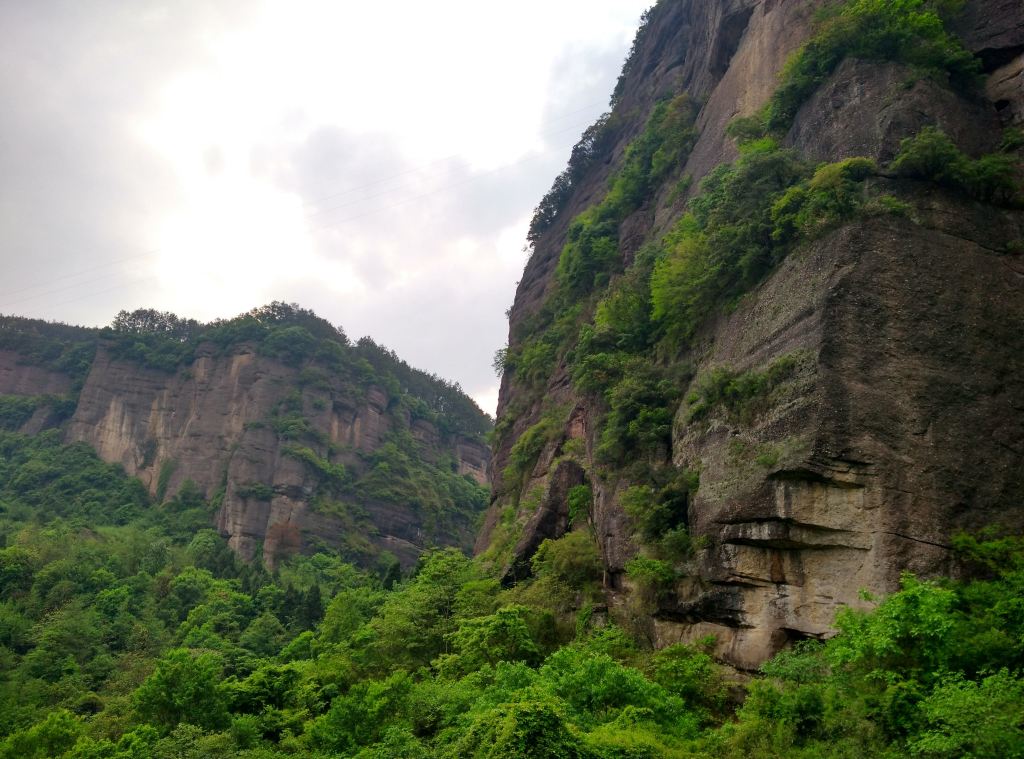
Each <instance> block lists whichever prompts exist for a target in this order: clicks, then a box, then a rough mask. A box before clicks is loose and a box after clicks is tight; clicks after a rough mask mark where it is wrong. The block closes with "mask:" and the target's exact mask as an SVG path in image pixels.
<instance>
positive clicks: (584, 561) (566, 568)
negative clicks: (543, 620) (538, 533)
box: [530, 530, 604, 590]
mask: <svg viewBox="0 0 1024 759" xmlns="http://www.w3.org/2000/svg"><path fill="white" fill-rule="evenodd" d="M530 563H531V565H532V566H533V571H534V573H535V574H536V575H537V576H539V577H544V576H554V577H557V578H558V579H559V580H562V581H564V582H566V583H568V584H569V585H571V586H572V587H573V588H574V589H577V590H579V589H581V588H585V587H586V586H588V585H589V584H590V583H594V582H597V581H599V580H600V579H601V574H602V572H603V570H604V565H603V564H602V563H601V556H600V554H599V553H598V550H597V545H596V544H595V542H594V539H593V537H592V536H591V535H590V533H589V532H587V531H585V530H576V531H574V532H570V533H566V534H565V535H563V536H562V537H560V538H558V539H557V540H551V539H550V538H549V539H547V540H545V541H544V542H543V543H541V544H540V546H539V547H538V548H537V551H536V553H534V555H533V558H532V559H530Z"/></svg>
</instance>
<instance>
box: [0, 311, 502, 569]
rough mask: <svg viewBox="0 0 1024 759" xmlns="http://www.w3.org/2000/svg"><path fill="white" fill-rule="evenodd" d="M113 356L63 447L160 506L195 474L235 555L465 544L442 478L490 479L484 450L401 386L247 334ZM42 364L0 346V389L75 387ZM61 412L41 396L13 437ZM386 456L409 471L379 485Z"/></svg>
mask: <svg viewBox="0 0 1024 759" xmlns="http://www.w3.org/2000/svg"><path fill="white" fill-rule="evenodd" d="M65 329H70V328H65ZM115 354H116V351H115V350H113V345H110V344H106V343H104V341H102V340H101V341H99V345H98V348H97V350H96V354H95V358H94V360H93V361H92V364H91V367H90V368H89V371H88V374H87V376H86V377H85V381H84V384H83V385H82V387H81V390H80V391H79V392H78V394H77V405H74V414H73V416H72V417H71V418H70V420H69V421H66V422H64V424H63V428H64V430H65V432H64V434H65V438H66V440H67V441H68V442H84V443H87V444H89V445H90V446H92V447H93V448H94V449H95V450H96V451H97V453H98V454H99V455H100V456H101V457H102V458H103V459H104V460H106V461H109V462H116V463H118V464H120V465H122V466H123V467H124V469H125V471H126V472H127V473H128V474H130V475H134V476H137V477H139V478H140V479H141V480H142V482H143V483H144V484H145V485H146V487H147V488H148V489H149V491H150V493H152V494H153V495H154V496H155V497H156V498H157V499H158V500H159V501H164V500H167V499H172V498H174V497H175V496H176V495H177V494H178V493H179V492H180V491H181V490H182V488H183V487H184V486H185V484H186V483H193V484H194V485H195V486H196V487H197V488H198V490H199V492H200V493H201V494H202V495H203V496H204V497H206V498H207V499H209V500H210V501H211V503H214V504H217V506H218V509H217V513H216V517H215V519H216V526H217V528H218V529H219V530H220V532H221V533H222V534H223V535H224V536H225V537H226V538H227V539H228V542H229V544H230V546H231V547H232V548H233V549H234V550H235V551H236V552H237V553H238V554H239V555H240V556H242V557H243V558H244V559H246V560H252V559H255V558H257V557H261V558H262V559H263V560H264V561H265V562H266V563H267V564H268V565H269V566H271V567H273V566H274V565H275V564H276V563H277V562H278V561H280V559H281V558H282V557H285V556H288V555H290V554H292V553H296V552H302V551H310V550H313V549H315V548H318V547H328V548H331V549H334V550H340V551H341V552H342V553H343V554H344V555H345V556H346V557H347V558H350V559H354V560H359V561H363V562H369V561H372V560H373V559H374V557H375V556H377V555H379V554H380V553H381V552H382V551H385V550H386V551H389V552H390V553H392V554H394V555H395V556H396V557H397V558H398V559H399V561H400V562H402V564H403V565H405V566H409V565H411V564H413V563H415V561H416V559H417V557H418V556H419V554H420V553H421V552H422V551H423V550H424V549H425V548H427V547H430V546H435V545H456V546H461V547H463V548H466V549H468V548H469V547H470V546H471V545H472V541H473V537H474V528H475V516H476V514H475V513H474V510H475V509H476V508H479V506H478V505H474V503H476V502H475V501H474V502H473V503H470V502H469V501H467V500H466V498H469V500H470V501H472V498H470V497H469V496H467V497H465V498H463V500H462V501H459V500H458V498H456V497H455V496H452V495H451V494H450V493H449V492H448V485H447V480H446V479H445V478H462V477H466V478H469V479H470V480H471V481H473V482H474V483H475V484H476V485H486V484H487V476H486V472H487V467H488V463H489V460H490V454H489V451H488V449H487V447H486V444H485V443H484V442H483V440H482V439H481V438H479V437H469V436H466V435H461V434H456V433H443V432H442V431H441V430H439V429H438V428H437V427H436V426H435V424H434V423H433V422H431V421H430V420H428V419H424V418H415V417H413V416H412V415H411V413H410V410H409V404H407V403H405V402H404V401H403V397H404V396H403V395H402V394H401V393H400V392H398V393H397V394H395V393H396V388H397V385H396V384H394V383H392V389H391V390H390V391H389V390H388V389H386V388H384V387H382V386H380V385H376V384H367V383H366V382H365V381H360V380H354V379H353V377H352V376H349V375H347V374H341V375H338V374H334V373H332V372H331V371H330V370H329V369H325V368H322V367H321V368H318V367H317V365H316V364H315V362H313V363H310V362H308V361H307V362H302V363H301V364H299V365H289V364H286V363H283V362H282V361H281V360H279V359H276V358H272V357H270V356H267V355H263V354H261V353H260V351H259V350H258V349H257V347H256V346H255V345H252V344H246V343H241V344H235V345H232V346H230V347H228V348H226V349H224V348H221V347H219V346H217V345H215V344H213V343H200V344H199V345H198V346H197V348H196V350H195V353H194V359H193V360H191V362H190V363H188V364H187V365H183V366H181V367H180V368H179V369H178V370H177V371H173V372H168V371H163V370H158V369H153V368H147V367H146V366H144V365H141V364H140V363H138V362H137V361H134V360H127V359H123V358H118V357H117V356H116V355H115ZM38 363H39V362H38V360H36V361H35V362H33V361H32V360H30V359H29V358H27V357H25V356H22V355H21V354H19V353H17V352H16V351H0V395H22V396H43V395H48V396H68V394H69V393H72V392H73V390H74V383H73V381H72V379H71V378H70V377H68V376H66V375H65V374H63V373H62V372H60V371H57V370H53V369H46V368H43V367H41V366H39V365H38ZM413 405H415V404H413ZM62 409H63V410H64V411H65V413H66V411H67V407H66V404H64V405H63V406H62ZM59 421H61V420H59V419H55V418H54V416H53V414H52V412H51V410H50V407H49V406H47V405H45V404H41V405H40V407H39V408H38V409H37V411H36V413H34V414H33V415H32V417H31V418H30V419H29V420H28V421H27V422H26V423H25V424H24V425H23V426H22V431H23V432H28V433H33V432H38V431H40V430H41V429H43V428H44V427H46V426H48V425H52V424H53V423H54V422H59ZM385 446H387V447H385ZM382 450H384V451H385V452H386V454H387V456H390V457H391V459H395V461H397V462H398V463H399V464H401V465H402V466H403V467H405V468H406V469H408V468H409V467H413V468H414V469H415V468H416V467H419V468H418V469H415V471H395V472H394V473H393V475H392V476H391V477H390V478H378V479H377V480H376V481H374V480H373V478H371V477H370V475H371V474H372V472H373V469H374V467H376V466H385V467H386V466H388V465H394V463H395V462H394V461H391V459H384V458H381V456H383V455H384V454H382V453H381V451H382ZM403 457H407V458H403ZM417 477H418V478H419V480H418V481H417V482H418V485H419V487H420V488H421V490H420V491H418V492H417V494H416V495H417V496H418V497H419V500H416V499H415V498H411V497H410V498H405V497H403V496H402V495H401V494H402V493H403V492H404V491H401V490H400V488H399V486H400V485H402V483H403V482H405V480H407V479H411V478H417ZM368 478H369V479H368ZM381 479H387V480H388V482H386V483H384V484H382V483H381V482H380V480H381ZM424 479H426V480H427V484H426V485H423V480H424ZM364 481H365V482H366V483H368V484H366V485H365V486H364ZM396 483H397V484H396ZM435 484H436V485H437V487H436V488H435V490H433V491H432V490H431V487H432V486H433V485H435ZM463 484H465V483H463ZM389 487H390V489H389ZM422 488H426V490H425V491H424V490H422ZM424 492H425V495H424ZM470 495H471V496H472V497H473V498H475V497H476V496H475V495H473V494H470ZM432 496H437V500H436V502H435V501H431V500H430V499H431V497H432ZM211 526H212V525H211Z"/></svg>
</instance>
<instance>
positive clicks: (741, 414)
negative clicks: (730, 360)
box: [686, 354, 798, 423]
mask: <svg viewBox="0 0 1024 759" xmlns="http://www.w3.org/2000/svg"><path fill="white" fill-rule="evenodd" d="M797 362H798V358H797V356H796V355H795V354H788V355H785V356H782V357H780V358H778V359H776V360H775V361H773V362H772V363H771V364H769V365H768V367H767V368H766V369H765V370H764V371H761V372H759V371H756V370H754V369H751V370H748V371H746V372H741V373H737V372H734V371H732V370H731V369H728V368H727V367H722V366H719V367H715V368H714V369H712V370H711V371H710V372H708V373H707V374H706V375H704V376H703V377H702V378H701V379H700V380H698V381H697V387H696V389H695V390H694V391H693V392H691V393H690V395H689V396H688V397H687V399H686V400H687V402H688V403H689V404H690V411H689V416H688V419H689V421H691V422H694V421H698V420H700V419H703V418H704V417H705V416H706V415H707V414H708V413H710V412H711V410H712V409H714V408H716V407H723V408H725V410H726V411H727V412H728V414H729V415H730V416H731V417H732V418H735V419H738V420H740V421H743V422H746V423H749V422H750V421H752V419H753V417H754V415H755V414H757V413H758V412H759V411H761V410H762V409H763V408H764V407H765V405H766V404H767V403H768V402H769V399H770V396H771V393H772V392H773V391H774V390H775V389H776V388H777V387H779V385H781V384H782V383H783V382H785V381H786V380H787V379H789V378H790V377H791V376H792V375H793V373H794V371H795V370H796V367H797Z"/></svg>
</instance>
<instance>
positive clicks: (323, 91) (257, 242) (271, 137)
mask: <svg viewBox="0 0 1024 759" xmlns="http://www.w3.org/2000/svg"><path fill="white" fill-rule="evenodd" d="M649 2H650V0H538V1H536V2H532V1H530V0H519V1H518V2H515V3H498V2H481V1H480V0H467V1H466V2H458V1H454V0H451V1H449V0H438V1H437V2H433V3H425V2H416V1H414V0H409V1H408V2H395V1H392V2H387V3H383V2H358V3H357V2H351V1H349V0H334V1H333V2H327V1H326V0H324V1H323V2H304V1H302V0H281V1H280V2H278V1H277V0H266V1H265V2H254V1H250V2H240V1H239V2H234V1H233V0H217V1H216V2H213V1H206V0H191V1H189V2H184V1H179V2H175V1H173V0H167V1H165V2H156V1H150V0H119V1H118V2H108V1H106V0H67V1H66V2H57V1H53V0H31V2H28V1H25V2H22V1H20V0H0V103H2V105H0V272H2V277H0V313H6V314H11V313H14V314H23V315H27V316H34V317H40V318H46V319H51V320H61V321H66V322H72V323H77V324H88V325H101V324H107V323H109V322H110V320H111V319H112V318H113V316H114V314H116V313H117V311H119V310H120V309H129V310H131V309H134V308H139V307H152V308H159V309H164V310H171V311H174V312H176V313H178V314H180V315H187V316H192V317H195V318H198V319H201V320H209V319H213V318H216V317H230V316H234V315H236V314H238V313H240V312H242V311H245V310H248V309H249V308H251V307H253V306H256V305H260V304H262V303H266V302H268V301H271V300H285V301H295V302H298V303H300V304H301V305H303V306H305V307H307V308H312V309H313V310H315V311H316V312H317V313H319V314H320V315H321V316H323V317H325V318H327V319H329V320H330V321H332V322H333V323H335V324H340V325H341V326H343V327H344V328H345V330H346V332H347V333H348V335H349V336H350V337H352V338H357V337H360V336H362V335H370V336H372V337H373V338H374V339H375V340H377V341H378V342H380V343H383V344H384V345H387V346H388V347H391V348H393V349H395V350H396V351H397V352H398V354H399V355H400V356H402V357H403V358H405V359H406V360H407V361H409V362H410V363H411V364H413V365H414V366H418V367H420V368H423V369H427V370H429V371H433V372H437V373H438V374H440V375H442V376H444V377H446V378H449V379H451V380H454V381H458V382H460V383H461V384H462V386H463V388H465V389H466V391H467V392H469V393H470V394H471V395H472V396H474V397H475V398H476V399H477V400H478V402H479V403H480V404H481V406H482V407H483V408H484V409H485V410H486V411H489V412H493V411H494V406H495V403H496V400H497V379H496V378H495V377H494V375H493V372H492V370H491V367H490V365H491V358H492V355H493V353H494V351H495V349H497V348H498V347H500V346H501V345H503V344H504V341H505V338H506V334H507V324H506V322H505V315H504V312H505V309H506V308H507V307H508V306H509V305H510V304H511V302H512V298H513V295H514V293H515V285H516V281H517V280H518V279H519V276H520V274H521V272H522V267H523V264H524V262H525V257H526V254H525V253H523V250H522V249H523V245H524V242H525V235H526V226H527V223H528V221H529V217H530V214H531V212H532V209H533V207H534V206H535V205H536V203H537V201H538V200H539V199H540V197H541V196H542V195H543V193H544V192H545V191H546V190H547V189H548V187H550V185H551V181H552V180H553V179H554V177H555V175H556V174H557V173H558V172H559V171H560V170H561V169H562V168H563V167H564V165H565V162H566V160H567V158H568V155H569V150H570V148H571V146H572V145H573V143H574V142H575V141H576V140H577V138H578V137H579V135H580V133H581V132H582V131H583V129H584V128H586V126H588V125H589V124H590V123H592V122H593V121H594V120H595V119H596V118H597V116H598V115H599V114H600V113H602V112H603V111H604V110H605V109H606V107H607V103H608V97H609V95H610V93H611V90H612V87H613V85H614V82H615V79H616V77H617V75H618V71H619V69H620V67H621V65H622V61H623V58H624V57H625V54H626V51H627V50H628V48H629V44H630V41H631V40H632V37H633V33H634V30H635V28H636V25H637V23H638V20H639V17H640V14H641V13H642V11H643V10H644V8H645V7H646V5H648V4H649Z"/></svg>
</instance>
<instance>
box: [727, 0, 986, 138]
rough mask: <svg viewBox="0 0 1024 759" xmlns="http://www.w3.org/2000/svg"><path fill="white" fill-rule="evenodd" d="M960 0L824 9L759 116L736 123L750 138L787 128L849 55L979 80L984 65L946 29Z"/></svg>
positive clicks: (854, 0) (869, 0) (959, 81)
mask: <svg viewBox="0 0 1024 759" xmlns="http://www.w3.org/2000/svg"><path fill="white" fill-rule="evenodd" d="M960 5H962V3H960V2H956V1H954V2H949V1H948V0H938V1H932V0H848V1H847V2H845V3H842V4H841V5H838V6H835V7H833V8H829V9H826V10H824V11H823V12H822V13H821V15H820V16H819V21H818V25H817V29H816V31H815V33H814V35H813V36H812V37H811V39H810V40H808V42H807V43H806V44H805V45H804V46H803V47H801V48H800V49H799V50H798V51H797V52H796V53H794V55H793V56H792V57H791V58H790V59H789V61H787V63H786V65H785V67H784V68H783V70H782V74H781V77H780V82H779V86H778V88H777V89H776V90H775V92H774V94H773V95H772V97H771V98H770V99H769V101H768V103H767V104H766V105H765V107H764V108H763V109H762V110H761V111H760V112H759V113H757V114H755V115H754V116H748V117H745V118H743V119H742V120H738V121H736V122H734V123H733V125H731V126H730V130H729V132H730V134H731V136H733V137H735V138H737V139H739V140H741V141H744V140H750V139H755V138H757V137H761V136H764V135H765V134H776V135H778V134H784V133H785V132H786V131H787V130H788V129H789V127H790V125H791V124H792V123H793V119H794V117H795V116H796V113H797V111H798V110H799V108H800V106H801V105H803V103H804V102H805V101H806V100H807V98H809V97H810V96H811V94H812V93H813V92H814V91H815V90H816V89H818V87H819V86H820V85H821V84H822V83H823V82H824V81H825V80H826V79H827V78H828V77H829V76H830V75H831V74H832V72H833V71H835V69H836V67H837V66H838V65H839V64H840V63H841V62H842V61H843V60H844V59H845V58H864V59H868V60H882V61H899V62H902V63H907V64H910V65H912V66H916V67H918V68H920V69H922V70H924V71H927V72H929V73H931V74H933V75H937V76H942V77H944V78H947V79H948V81H949V82H950V83H952V84H953V85H954V86H957V87H960V88H968V87H971V86H973V85H974V84H975V83H976V82H977V80H978V75H979V73H980V71H981V65H980V62H979V61H978V59H976V58H975V57H974V56H973V55H971V53H970V52H968V51H967V50H966V49H965V48H964V47H963V45H962V44H961V43H960V41H959V40H958V39H957V38H956V37H955V36H953V35H952V34H950V33H949V32H947V31H946V29H945V24H944V20H943V16H945V15H949V14H950V13H951V12H952V11H953V10H954V9H955V7H958V6H960Z"/></svg>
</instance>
